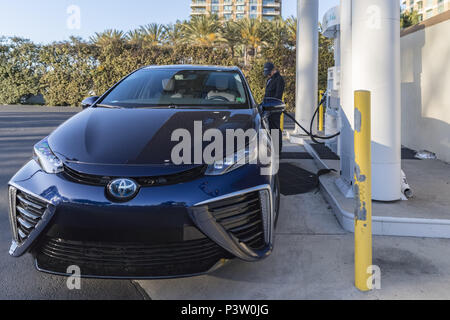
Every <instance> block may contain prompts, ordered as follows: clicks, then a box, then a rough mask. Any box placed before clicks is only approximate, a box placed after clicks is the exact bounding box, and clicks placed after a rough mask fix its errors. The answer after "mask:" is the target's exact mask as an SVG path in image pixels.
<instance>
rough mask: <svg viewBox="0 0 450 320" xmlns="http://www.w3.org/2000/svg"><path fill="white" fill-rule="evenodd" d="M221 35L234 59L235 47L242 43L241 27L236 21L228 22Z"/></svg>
mask: <svg viewBox="0 0 450 320" xmlns="http://www.w3.org/2000/svg"><path fill="white" fill-rule="evenodd" d="M221 33H222V37H223V38H224V39H225V41H226V42H227V44H228V46H229V47H230V49H231V54H232V56H233V57H234V53H235V47H236V46H237V45H238V44H240V43H241V42H242V38H241V35H240V29H239V25H238V24H237V23H236V22H234V21H226V22H225V24H224V25H223V27H222V30H221Z"/></svg>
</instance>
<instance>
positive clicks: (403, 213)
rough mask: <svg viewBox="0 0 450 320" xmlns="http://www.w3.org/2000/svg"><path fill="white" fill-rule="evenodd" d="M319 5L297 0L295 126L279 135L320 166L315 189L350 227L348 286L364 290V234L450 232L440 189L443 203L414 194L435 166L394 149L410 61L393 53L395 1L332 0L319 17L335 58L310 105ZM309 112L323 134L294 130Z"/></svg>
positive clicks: (396, 47) (397, 40)
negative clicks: (335, 0)
mask: <svg viewBox="0 0 450 320" xmlns="http://www.w3.org/2000/svg"><path fill="white" fill-rule="evenodd" d="M318 9H319V1H315V0H299V1H298V26H297V29H298V30H299V32H298V34H297V96H296V112H295V119H296V122H297V124H298V125H296V128H295V130H293V131H290V132H288V138H289V139H290V142H291V143H294V144H300V145H303V146H304V148H305V149H306V150H307V151H308V153H309V154H310V155H311V156H312V157H313V158H314V160H315V162H316V164H317V166H318V168H319V169H322V170H328V172H329V173H328V174H325V175H322V176H320V178H319V179H320V187H321V191H322V192H323V195H324V197H325V198H326V200H327V202H328V203H329V204H330V205H331V206H332V208H333V211H334V213H335V215H336V217H337V219H338V221H339V222H340V224H341V226H342V227H343V228H344V229H345V230H347V231H350V232H355V276H356V286H357V288H358V289H360V290H368V289H369V288H368V287H367V286H366V282H365V280H366V279H367V277H368V273H366V270H369V269H367V268H369V267H370V266H371V265H372V242H371V241H372V238H371V236H372V234H374V235H389V236H413V237H438V238H439V237H441V238H449V237H450V220H449V219H448V218H450V216H448V217H446V216H447V215H448V214H449V213H450V212H449V211H450V207H448V206H447V205H448V202H446V200H445V198H446V197H447V196H448V192H449V190H448V189H449V188H448V185H447V186H445V183H443V185H441V186H443V187H444V189H441V188H439V187H436V190H437V192H438V193H441V195H437V196H436V198H437V199H438V201H437V202H439V201H443V202H444V203H442V206H440V207H439V206H436V204H437V203H436V199H434V200H432V198H428V199H426V197H425V196H423V195H422V194H421V192H422V191H423V189H424V188H429V186H430V185H431V184H432V183H433V181H435V182H437V181H439V177H438V176H436V172H433V171H432V170H431V168H427V167H420V168H419V167H417V168H411V165H410V164H408V160H407V159H406V158H402V153H403V154H405V153H406V151H408V150H409V149H408V148H405V147H403V148H402V142H403V141H402V129H401V128H402V117H408V114H406V113H405V110H402V109H404V108H402V102H401V99H402V85H403V81H402V74H404V73H406V72H407V70H408V68H414V66H413V65H410V66H408V65H407V64H406V63H405V61H402V59H401V56H402V58H403V55H404V51H405V50H404V49H401V34H400V32H399V30H400V16H399V12H400V2H399V1H392V0H353V1H352V0H341V1H340V6H336V7H334V8H331V9H329V10H328V11H327V12H326V13H325V15H324V17H323V19H322V34H323V35H324V36H325V37H327V38H329V39H332V40H333V42H334V60H335V65H334V67H332V68H330V69H329V70H328V82H327V83H328V87H327V91H326V93H325V94H326V97H325V99H324V100H323V103H324V105H325V106H326V107H322V106H320V107H319V106H318V103H320V102H318V100H319V101H320V99H318V98H317V94H316V92H317V90H318V89H317V83H318V74H317V66H318V37H317V32H316V30H317V23H316V21H319V20H320V17H319V16H318ZM444 108H445V106H444ZM317 110H320V111H319V113H322V112H324V113H325V114H320V117H319V119H320V120H319V121H321V122H322V123H323V124H324V128H322V126H323V124H322V123H321V124H320V125H319V130H320V129H323V130H322V131H318V132H317V133H316V132H315V131H313V132H306V133H305V131H308V130H304V129H302V128H301V127H303V128H310V122H311V119H312V118H313V117H314V116H316V115H317V112H318V111H317ZM322 110H324V111H322ZM444 112H445V111H444ZM446 112H448V110H447V111H446ZM300 125H301V126H300ZM403 126H405V124H404V123H403ZM312 128H313V126H312V125H311V129H312ZM320 138H322V139H320ZM441 139H447V140H448V137H447V138H445V135H444V136H442V137H441ZM317 140H319V141H317ZM324 150H326V152H325V153H324V152H323V151H324ZM402 151H403V152H402ZM330 152H331V153H332V154H333V155H334V157H331V158H330V157H329V153H330ZM402 161H403V162H402ZM403 164H405V165H407V168H403V167H402V165H403ZM407 169H409V170H407ZM442 169H443V171H445V169H446V168H445V167H444V168H442ZM421 170H425V171H422V172H420V171H421ZM447 170H448V167H447ZM427 171H429V172H427ZM410 175H411V176H410ZM409 178H411V181H414V183H411V185H409V184H408V179H409ZM416 193H417V196H415V194H416ZM422 196H423V197H422ZM419 199H420V201H419ZM372 201H373V203H372ZM433 202H434V204H433ZM428 208H430V209H431V210H427V209H428ZM368 272H369V274H371V271H368Z"/></svg>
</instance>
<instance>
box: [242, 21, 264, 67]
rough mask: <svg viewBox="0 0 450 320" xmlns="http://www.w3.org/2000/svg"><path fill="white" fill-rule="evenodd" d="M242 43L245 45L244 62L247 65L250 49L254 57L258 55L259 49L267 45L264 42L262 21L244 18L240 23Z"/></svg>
mask: <svg viewBox="0 0 450 320" xmlns="http://www.w3.org/2000/svg"><path fill="white" fill-rule="evenodd" d="M237 23H238V25H239V30H240V35H241V37H242V43H243V44H244V45H245V51H244V61H245V65H247V55H248V51H247V50H248V48H250V49H251V50H252V55H253V57H256V55H257V54H258V48H259V47H260V46H262V45H263V44H265V42H264V41H263V40H262V28H261V21H259V20H257V19H248V18H244V19H241V20H239V21H238V22H237Z"/></svg>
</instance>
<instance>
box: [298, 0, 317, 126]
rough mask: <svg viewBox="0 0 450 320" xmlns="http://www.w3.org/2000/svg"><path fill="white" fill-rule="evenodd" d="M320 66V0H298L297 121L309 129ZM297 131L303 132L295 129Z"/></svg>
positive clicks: (315, 98)
mask: <svg viewBox="0 0 450 320" xmlns="http://www.w3.org/2000/svg"><path fill="white" fill-rule="evenodd" d="M318 65H319V1H317V0H297V82H296V83H297V90H296V109H295V118H296V120H297V121H298V122H299V123H300V124H301V125H302V126H303V127H305V128H306V129H308V130H309V126H310V123H311V119H312V117H313V114H314V111H315V110H316V108H317V104H318V101H317V100H318V98H317V94H318V93H317V90H318V81H319V80H318ZM296 133H297V134H304V132H303V131H301V130H300V129H299V128H296Z"/></svg>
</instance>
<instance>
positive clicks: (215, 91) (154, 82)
mask: <svg viewBox="0 0 450 320" xmlns="http://www.w3.org/2000/svg"><path fill="white" fill-rule="evenodd" d="M100 105H109V106H117V107H124V108H143V107H165V106H180V107H184V106H187V107H189V106H198V107H217V108H223V107H238V108H248V107H249V103H248V98H247V94H246V90H245V87H244V84H243V79H242V77H241V75H240V74H239V73H238V72H235V71H210V70H171V69H141V70H139V71H137V72H135V73H133V74H132V75H130V76H129V77H127V78H126V79H125V80H123V81H122V82H121V83H120V84H118V85H117V86H116V87H115V88H114V89H113V90H112V91H111V92H110V93H109V94H108V95H107V96H106V97H105V98H104V99H103V100H102V101H101V103H100Z"/></svg>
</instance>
